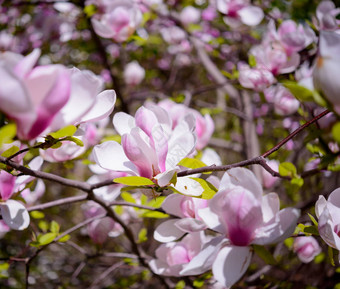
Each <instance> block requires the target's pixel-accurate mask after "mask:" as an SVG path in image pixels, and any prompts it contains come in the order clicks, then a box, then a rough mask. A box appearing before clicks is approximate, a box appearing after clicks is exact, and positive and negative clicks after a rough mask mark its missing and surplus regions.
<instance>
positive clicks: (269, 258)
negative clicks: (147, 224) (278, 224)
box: [253, 245, 277, 265]
mask: <svg viewBox="0 0 340 289" xmlns="http://www.w3.org/2000/svg"><path fill="white" fill-rule="evenodd" d="M253 248H254V251H255V253H256V254H257V255H258V256H259V257H260V258H261V259H262V260H263V261H265V262H266V263H267V264H269V265H275V264H276V263H277V262H276V260H275V259H274V257H273V255H272V254H271V253H270V252H269V251H268V250H267V249H266V248H265V247H264V246H260V245H253Z"/></svg>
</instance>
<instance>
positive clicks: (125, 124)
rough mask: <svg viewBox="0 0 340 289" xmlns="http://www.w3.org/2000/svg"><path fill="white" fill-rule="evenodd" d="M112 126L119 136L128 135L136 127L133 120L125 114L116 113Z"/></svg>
mask: <svg viewBox="0 0 340 289" xmlns="http://www.w3.org/2000/svg"><path fill="white" fill-rule="evenodd" d="M113 126H114V127H115V130H116V131H117V132H118V133H119V134H120V135H123V134H126V133H130V132H131V129H132V128H134V127H135V126H136V122H135V118H134V117H132V116H131V115H129V114H127V113H125V112H117V113H116V114H115V115H114V117H113Z"/></svg>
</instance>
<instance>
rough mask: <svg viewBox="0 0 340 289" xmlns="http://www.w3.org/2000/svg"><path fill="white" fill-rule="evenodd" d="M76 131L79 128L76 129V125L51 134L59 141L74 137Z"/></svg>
mask: <svg viewBox="0 0 340 289" xmlns="http://www.w3.org/2000/svg"><path fill="white" fill-rule="evenodd" d="M76 131H77V127H75V126H74V125H68V126H65V127H63V128H61V129H60V130H58V131H56V132H52V133H50V136H52V137H53V138H55V139H59V138H62V137H67V136H72V135H74V133H75V132H76Z"/></svg>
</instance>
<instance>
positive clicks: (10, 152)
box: [1, 146, 19, 158]
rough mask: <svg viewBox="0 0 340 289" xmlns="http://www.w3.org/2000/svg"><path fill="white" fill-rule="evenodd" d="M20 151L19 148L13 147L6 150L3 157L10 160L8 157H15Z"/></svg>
mask: <svg viewBox="0 0 340 289" xmlns="http://www.w3.org/2000/svg"><path fill="white" fill-rule="evenodd" d="M18 151H19V148H18V147H17V146H12V147H10V148H9V149H8V150H5V151H4V152H3V153H2V154H1V155H2V156H3V157H4V158H8V157H10V156H12V155H14V154H15V153H17V152H18Z"/></svg>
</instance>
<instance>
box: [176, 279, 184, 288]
mask: <svg viewBox="0 0 340 289" xmlns="http://www.w3.org/2000/svg"><path fill="white" fill-rule="evenodd" d="M184 288H185V282H184V281H183V280H181V281H178V282H177V284H176V286H175V289H184Z"/></svg>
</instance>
